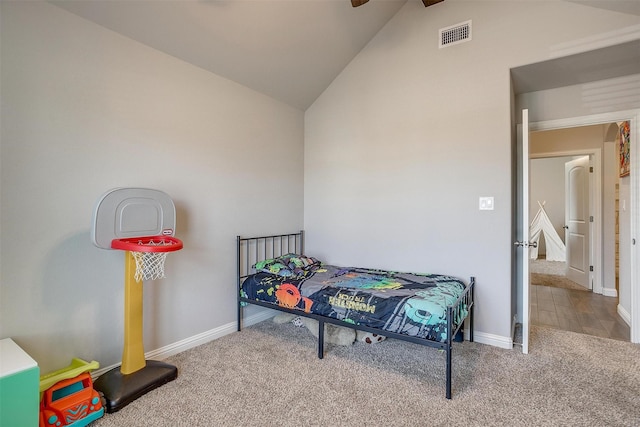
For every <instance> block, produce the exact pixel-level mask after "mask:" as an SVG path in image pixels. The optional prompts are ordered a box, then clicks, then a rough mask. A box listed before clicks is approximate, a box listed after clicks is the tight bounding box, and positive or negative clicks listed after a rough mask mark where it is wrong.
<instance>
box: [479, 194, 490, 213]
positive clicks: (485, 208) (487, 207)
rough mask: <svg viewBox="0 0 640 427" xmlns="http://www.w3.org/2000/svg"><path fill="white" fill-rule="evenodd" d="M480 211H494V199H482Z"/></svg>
mask: <svg viewBox="0 0 640 427" xmlns="http://www.w3.org/2000/svg"><path fill="white" fill-rule="evenodd" d="M480 210H481V211H492V210H493V197H480Z"/></svg>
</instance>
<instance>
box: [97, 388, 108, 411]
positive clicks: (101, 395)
mask: <svg viewBox="0 0 640 427" xmlns="http://www.w3.org/2000/svg"><path fill="white" fill-rule="evenodd" d="M98 394H99V395H100V403H101V404H102V407H103V408H104V409H105V411H106V410H107V398H106V397H104V393H103V392H101V391H98Z"/></svg>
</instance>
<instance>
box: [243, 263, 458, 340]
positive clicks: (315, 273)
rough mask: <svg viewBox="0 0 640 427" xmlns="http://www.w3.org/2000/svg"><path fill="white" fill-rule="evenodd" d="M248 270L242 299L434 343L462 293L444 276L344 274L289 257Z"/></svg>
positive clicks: (441, 337)
mask: <svg viewBox="0 0 640 427" xmlns="http://www.w3.org/2000/svg"><path fill="white" fill-rule="evenodd" d="M254 268H255V269H256V273H255V274H252V275H250V276H248V277H247V278H246V279H245V280H244V282H243V283H242V286H241V296H242V297H244V298H247V299H250V300H259V301H265V302H271V303H273V304H276V305H279V306H281V307H286V308H289V309H298V310H301V311H304V312H306V313H314V314H317V315H321V316H324V317H330V318H334V319H339V320H342V321H343V322H345V323H351V324H355V325H364V326H369V327H372V328H377V329H381V330H384V331H391V332H395V333H399V334H405V335H410V336H415V337H420V338H425V339H429V340H432V341H440V342H443V341H445V340H446V338H447V325H446V313H447V306H448V305H451V304H453V303H454V302H455V301H456V300H457V299H458V297H459V296H460V295H461V294H462V293H463V291H464V290H465V284H464V283H463V282H462V281H460V280H459V279H457V278H454V277H450V276H442V275H436V274H417V273H399V272H392V271H383V270H373V269H365V268H353V267H349V268H345V267H338V266H333V265H324V264H321V263H320V262H319V261H317V260H315V259H313V258H309V257H303V256H298V255H293V254H287V255H284V256H282V257H279V258H276V259H270V260H265V261H262V262H260V263H257V264H256V265H255V266H254ZM466 314H467V313H466V307H461V308H459V309H458V310H456V314H455V316H454V317H456V318H455V319H454V324H457V322H459V321H462V320H464V318H465V317H466Z"/></svg>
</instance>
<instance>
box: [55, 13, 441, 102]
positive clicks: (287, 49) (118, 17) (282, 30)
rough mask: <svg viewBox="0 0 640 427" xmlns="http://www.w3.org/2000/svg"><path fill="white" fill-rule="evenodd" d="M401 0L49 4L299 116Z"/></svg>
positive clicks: (388, 17)
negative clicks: (365, 0) (258, 94)
mask: <svg viewBox="0 0 640 427" xmlns="http://www.w3.org/2000/svg"><path fill="white" fill-rule="evenodd" d="M411 1H419V0H411ZM406 2H407V0H371V1H370V2H368V3H367V4H366V5H363V6H361V7H358V8H353V7H351V2H350V1H349V0H253V1H252V0H181V1H134V0H123V1H122V0H84V1H77V0H62V1H50V3H52V4H55V5H56V6H59V7H61V8H63V9H65V10H67V11H69V12H71V13H74V14H76V15H78V16H81V17H83V18H85V19H88V20H90V21H93V22H94V23H96V24H99V25H101V26H103V27H106V28H108V29H110V30H113V31H115V32H117V33H120V34H122V35H124V36H127V37H129V38H131V39H134V40H136V41H139V42H141V43H144V44H146V45H148V46H150V47H153V48H155V49H157V50H159V51H162V52H164V53H167V54H169V55H172V56H174V57H176V58H179V59H182V60H184V61H186V62H189V63H191V64H194V65H196V66H198V67H201V68H204V69H206V70H209V71H212V72H213V73H215V74H217V75H220V76H222V77H226V78H228V79H229V80H233V81H235V82H237V83H240V84H242V85H244V86H247V87H249V88H252V89H254V90H256V91H258V92H261V93H264V94H266V95H269V96H271V97H273V98H275V99H279V100H281V101H283V102H285V103H287V104H289V105H292V106H294V107H297V108H300V109H303V110H304V109H306V108H307V107H308V106H309V105H311V103H313V101H315V99H316V98H317V97H318V96H319V95H320V94H321V93H322V92H323V91H324V90H325V89H326V88H327V87H328V86H329V84H330V83H331V82H332V81H333V79H334V78H335V77H336V76H337V75H338V74H339V73H340V72H341V71H342V70H343V69H344V67H345V66H346V65H347V64H348V63H349V62H350V61H351V60H352V59H353V58H354V57H355V56H356V55H357V54H358V52H360V51H361V50H362V48H363V47H364V46H365V45H366V44H367V43H368V42H369V40H371V38H372V37H373V36H374V35H375V34H376V33H377V32H378V31H379V30H380V29H381V28H382V27H383V26H384V25H385V24H386V23H387V22H388V21H389V19H391V18H392V17H393V16H394V15H395V14H396V12H397V11H398V10H399V9H400V8H401V7H402V6H403V5H404V4H405V3H406ZM437 7H438V5H435V6H433V7H430V8H428V9H427V8H425V12H427V11H430V10H433V9H436V8H437Z"/></svg>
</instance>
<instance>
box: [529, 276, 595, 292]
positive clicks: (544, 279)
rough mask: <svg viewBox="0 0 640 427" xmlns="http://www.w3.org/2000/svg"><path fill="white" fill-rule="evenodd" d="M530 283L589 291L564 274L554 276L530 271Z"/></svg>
mask: <svg viewBox="0 0 640 427" xmlns="http://www.w3.org/2000/svg"><path fill="white" fill-rule="evenodd" d="M531 284H532V285H538V286H551V287H553V288H563V289H573V290H576V291H585V292H589V289H587V288H585V287H583V286H580V285H578V284H577V283H576V282H573V281H571V280H569V279H567V278H566V277H564V276H554V275H552V274H541V273H531Z"/></svg>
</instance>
